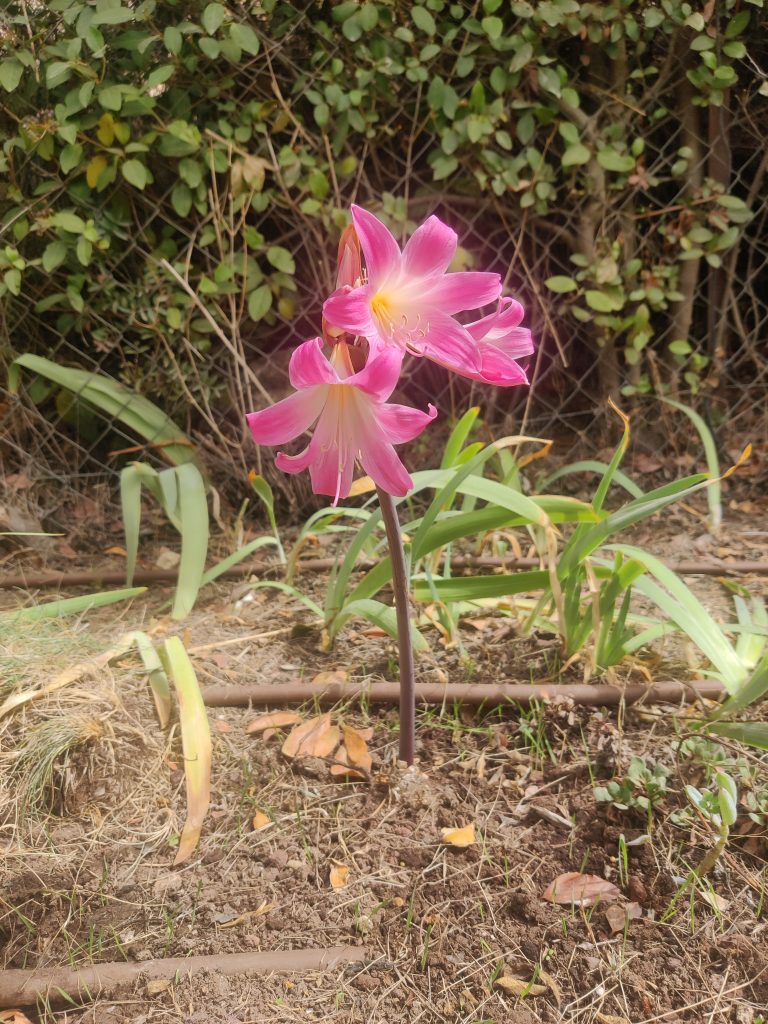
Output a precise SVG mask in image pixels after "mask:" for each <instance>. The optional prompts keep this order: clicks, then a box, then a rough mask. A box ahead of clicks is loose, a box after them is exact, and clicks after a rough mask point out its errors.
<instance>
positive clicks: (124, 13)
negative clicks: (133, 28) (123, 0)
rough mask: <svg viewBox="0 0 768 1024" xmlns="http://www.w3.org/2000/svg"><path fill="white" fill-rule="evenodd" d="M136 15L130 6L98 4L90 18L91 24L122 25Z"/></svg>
mask: <svg viewBox="0 0 768 1024" xmlns="http://www.w3.org/2000/svg"><path fill="white" fill-rule="evenodd" d="M135 17H136V15H135V13H134V12H133V11H132V10H131V9H130V7H105V6H104V5H102V4H99V5H98V6H97V8H96V10H95V11H94V12H93V17H92V18H91V24H92V25H124V24H125V23H126V22H127V21H133V20H134V18H135Z"/></svg>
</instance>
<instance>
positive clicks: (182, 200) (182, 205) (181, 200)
mask: <svg viewBox="0 0 768 1024" xmlns="http://www.w3.org/2000/svg"><path fill="white" fill-rule="evenodd" d="M171 206H172V207H173V208H174V210H175V211H176V213H177V214H178V215H179V217H186V216H187V215H188V213H189V211H190V210H191V209H192V193H191V192H190V190H189V186H188V185H186V184H185V183H184V182H183V181H177V182H176V184H175V185H174V186H173V192H171Z"/></svg>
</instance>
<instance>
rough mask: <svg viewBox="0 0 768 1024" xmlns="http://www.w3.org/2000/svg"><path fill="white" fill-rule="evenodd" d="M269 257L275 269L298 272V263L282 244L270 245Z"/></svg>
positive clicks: (291, 272) (285, 272)
mask: <svg viewBox="0 0 768 1024" xmlns="http://www.w3.org/2000/svg"><path fill="white" fill-rule="evenodd" d="M267 259H268V260H269V262H270V263H271V264H272V266H273V267H274V268H275V270H280V271H282V273H283V274H295V273H296V264H295V263H294V260H293V256H291V254H290V252H289V251H288V250H287V249H285V248H283V246H282V245H270V247H269V248H268V249H267Z"/></svg>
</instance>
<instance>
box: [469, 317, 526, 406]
mask: <svg viewBox="0 0 768 1024" xmlns="http://www.w3.org/2000/svg"><path fill="white" fill-rule="evenodd" d="M524 313H525V310H524V309H523V307H522V306H521V305H520V303H519V302H516V301H515V300H514V299H510V298H503V299H501V300H500V301H499V308H498V309H497V310H496V312H495V313H491V314H490V315H489V316H484V317H483V318H482V319H481V320H475V322H474V323H471V324H467V331H469V333H470V334H471V335H472V337H473V338H474V339H475V341H476V342H477V347H478V351H479V354H480V371H479V373H478V374H477V375H476V376H475V377H474V379H475V380H482V381H485V382H486V383H488V384H501V385H507V386H511V385H514V384H527V383H528V377H527V376H526V373H525V370H523V368H522V366H520V364H519V363H518V362H516V360H518V359H522V358H523V357H524V356H529V355H531V353H532V352H533V338H532V337H531V332H530V331H529V330H528V328H527V327H521V326H520V322H521V321H522V319H523V316H524Z"/></svg>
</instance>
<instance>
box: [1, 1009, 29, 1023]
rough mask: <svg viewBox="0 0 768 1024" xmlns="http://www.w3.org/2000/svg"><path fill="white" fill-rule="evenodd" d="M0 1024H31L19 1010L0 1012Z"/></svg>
mask: <svg viewBox="0 0 768 1024" xmlns="http://www.w3.org/2000/svg"><path fill="white" fill-rule="evenodd" d="M0 1024H32V1021H31V1020H30V1019H29V1017H27V1015H26V1014H25V1013H22V1012H21V1010H0Z"/></svg>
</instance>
